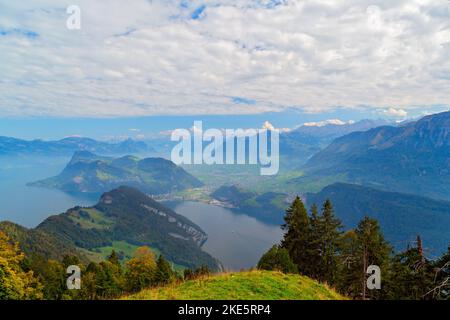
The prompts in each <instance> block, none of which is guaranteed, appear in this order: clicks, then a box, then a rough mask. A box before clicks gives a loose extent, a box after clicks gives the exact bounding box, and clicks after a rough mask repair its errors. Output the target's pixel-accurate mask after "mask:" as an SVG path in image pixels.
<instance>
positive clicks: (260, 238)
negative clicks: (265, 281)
mask: <svg viewBox="0 0 450 320" xmlns="http://www.w3.org/2000/svg"><path fill="white" fill-rule="evenodd" d="M172 208H173V209H174V210H175V211H176V212H177V213H179V214H181V215H183V216H185V217H187V218H189V219H190V220H192V221H193V222H194V223H196V224H197V225H199V226H200V227H201V228H202V229H203V230H204V231H205V232H206V233H207V234H208V240H207V241H206V243H205V244H204V245H203V250H205V251H206V252H208V253H209V254H211V255H212V256H214V257H216V258H217V259H219V260H220V261H221V262H222V264H223V265H224V267H225V268H226V269H227V270H240V269H242V268H251V267H254V266H256V264H257V263H258V261H259V258H261V256H262V255H263V254H264V253H265V252H266V251H267V250H268V249H269V248H270V247H272V246H273V245H274V244H276V243H278V242H279V241H280V239H281V237H282V231H281V229H280V227H279V226H275V225H268V224H265V223H263V222H260V221H258V220H256V219H255V218H252V217H249V216H247V215H245V214H236V213H234V212H233V211H231V210H229V209H226V208H223V207H219V206H214V205H210V204H205V203H201V202H192V201H185V202H181V203H179V204H177V205H175V206H172Z"/></svg>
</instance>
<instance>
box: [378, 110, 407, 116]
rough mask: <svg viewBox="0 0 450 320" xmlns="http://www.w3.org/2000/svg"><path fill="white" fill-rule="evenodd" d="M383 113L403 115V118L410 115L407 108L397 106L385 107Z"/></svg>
mask: <svg viewBox="0 0 450 320" xmlns="http://www.w3.org/2000/svg"><path fill="white" fill-rule="evenodd" d="M383 113H384V114H385V115H387V116H392V117H402V118H405V117H406V116H407V115H408V112H406V111H405V110H403V109H395V108H388V109H384V110H383Z"/></svg>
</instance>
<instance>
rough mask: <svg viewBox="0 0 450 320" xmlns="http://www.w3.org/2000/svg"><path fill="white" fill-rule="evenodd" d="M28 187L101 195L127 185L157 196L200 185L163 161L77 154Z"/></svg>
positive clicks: (194, 179) (171, 163)
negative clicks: (60, 170)
mask: <svg viewBox="0 0 450 320" xmlns="http://www.w3.org/2000/svg"><path fill="white" fill-rule="evenodd" d="M29 185H30V186H37V187H47V188H56V189H60V190H63V191H66V192H83V193H102V192H106V191H109V190H112V189H114V188H117V187H119V186H121V185H127V186H130V187H135V188H138V189H139V190H141V191H143V192H146V193H149V194H155V195H156V194H166V193H170V192H173V191H180V190H185V189H188V188H195V187H200V186H202V182H200V181H199V180H198V179H196V178H195V177H193V176H192V175H190V174H189V173H187V172H186V171H185V170H184V169H182V168H181V167H178V166H177V165H175V164H174V163H173V162H172V161H170V160H166V159H163V158H145V159H140V158H137V157H134V156H124V157H120V158H111V157H105V156H98V155H96V154H93V153H91V152H88V151H77V152H75V154H74V155H73V157H72V159H71V160H70V162H69V163H68V164H67V166H66V167H65V168H64V170H63V171H62V172H61V173H60V174H59V175H57V176H55V177H51V178H48V179H45V180H41V181H37V182H32V183H30V184H29Z"/></svg>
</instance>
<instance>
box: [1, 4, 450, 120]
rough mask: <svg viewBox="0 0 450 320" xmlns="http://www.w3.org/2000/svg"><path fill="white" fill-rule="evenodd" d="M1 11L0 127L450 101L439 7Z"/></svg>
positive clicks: (449, 21) (445, 10)
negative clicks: (69, 23)
mask: <svg viewBox="0 0 450 320" xmlns="http://www.w3.org/2000/svg"><path fill="white" fill-rule="evenodd" d="M0 2H1V5H2V12H1V13H2V14H1V15H0V61H2V63H0V74H1V75H2V77H1V79H0V116H8V115H21V116H23V115H25V116H26V115H34V116H39V115H52V116H122V115H127V116H141V115H158V114H236V113H240V114H244V113H255V112H266V111H280V110H282V109H284V108H287V107H297V108H303V109H304V110H307V111H311V112H318V111H321V110H328V109H332V108H334V107H335V106H348V107H358V106H367V105H370V106H373V108H375V109H377V110H378V109H379V108H380V106H392V105H394V106H396V108H398V110H403V111H404V112H407V110H408V108H409V107H411V106H417V105H423V106H431V105H438V104H446V103H447V101H448V97H449V96H448V92H450V76H449V74H450V9H449V5H448V3H447V2H446V1H442V0H398V1H384V0H383V1H378V2H377V5H376V6H375V5H373V2H372V1H367V0H362V1H356V0H354V1H351V0H344V1H332V0H320V1H319V0H309V1H294V0H285V1H278V2H279V3H281V4H280V5H277V6H274V3H276V2H274V1H270V0H222V1H219V0H210V1H207V2H204V1H200V0H193V1H189V2H187V1H183V3H185V5H181V1H175V0H164V1H163V0H152V1H149V0H134V1H132V2H127V3H125V2H123V1H122V0H110V1H92V0H64V1H59V0H58V1H56V0H53V1H51V0H35V1H32V2H24V1H7V0H0ZM204 3H206V9H205V10H203V12H202V13H201V15H200V16H199V19H192V14H193V12H194V11H195V10H196V9H197V8H199V7H200V5H202V4H204ZM69 4H76V5H79V6H80V8H81V17H82V29H81V30H79V31H69V30H67V29H66V28H65V23H66V18H67V15H66V13H65V8H66V7H67V6H68V5H69ZM230 97H239V98H238V100H236V99H234V100H235V101H233V99H230ZM236 101H246V102H247V103H236ZM399 116H400V115H399Z"/></svg>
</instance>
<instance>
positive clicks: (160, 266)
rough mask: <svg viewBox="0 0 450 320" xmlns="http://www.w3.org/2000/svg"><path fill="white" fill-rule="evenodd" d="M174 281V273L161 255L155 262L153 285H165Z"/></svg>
mask: <svg viewBox="0 0 450 320" xmlns="http://www.w3.org/2000/svg"><path fill="white" fill-rule="evenodd" d="M174 279H175V272H174V271H173V270H172V267H171V265H170V263H169V261H167V260H166V259H165V258H164V257H163V255H162V254H161V255H160V256H159V258H158V261H157V262H156V273H155V281H154V282H155V284H159V285H161V284H167V283H170V282H172V281H173V280H174Z"/></svg>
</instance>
